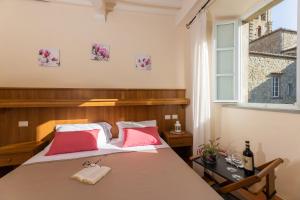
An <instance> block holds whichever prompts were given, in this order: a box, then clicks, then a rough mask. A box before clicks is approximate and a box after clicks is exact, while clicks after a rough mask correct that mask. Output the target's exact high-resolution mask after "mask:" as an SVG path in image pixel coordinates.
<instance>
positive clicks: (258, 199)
mask: <svg viewBox="0 0 300 200" xmlns="http://www.w3.org/2000/svg"><path fill="white" fill-rule="evenodd" d="M238 193H239V194H240V195H241V196H242V197H243V198H245V199H247V200H266V198H265V195H264V194H260V195H258V196H255V195H252V194H250V193H249V192H247V191H245V190H239V191H238ZM272 200H282V199H281V198H279V197H278V196H275V197H274V198H273V199H272Z"/></svg>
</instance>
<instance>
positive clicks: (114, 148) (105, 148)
mask: <svg viewBox="0 0 300 200" xmlns="http://www.w3.org/2000/svg"><path fill="white" fill-rule="evenodd" d="M160 140H161V143H162V144H161V145H148V146H136V147H126V148H123V147H122V144H121V142H120V140H118V139H117V138H116V139H112V141H111V142H110V143H108V144H102V145H101V146H100V149H99V150H96V151H82V152H76V153H66V154H58V155H53V156H45V154H46V153H47V152H48V151H49V148H50V144H49V145H48V146H47V147H46V148H45V149H44V150H42V151H41V152H39V153H38V154H36V155H35V156H33V157H32V158H30V159H29V160H27V161H26V162H25V163H23V165H28V164H33V163H41V162H51V161H58V160H70V159H76V158H84V157H92V156H101V155H107V154H112V153H122V152H133V151H135V152H140V151H153V150H156V149H161V148H170V147H169V145H168V144H167V143H166V142H165V141H164V140H163V139H162V138H160Z"/></svg>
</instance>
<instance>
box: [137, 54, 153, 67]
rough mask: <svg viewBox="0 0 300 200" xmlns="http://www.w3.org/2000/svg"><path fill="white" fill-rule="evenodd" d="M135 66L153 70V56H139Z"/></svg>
mask: <svg viewBox="0 0 300 200" xmlns="http://www.w3.org/2000/svg"><path fill="white" fill-rule="evenodd" d="M135 67H136V69H140V70H146V71H151V69H152V68H151V56H147V55H142V56H137V57H136V64H135Z"/></svg>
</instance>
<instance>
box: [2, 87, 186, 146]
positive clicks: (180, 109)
mask: <svg viewBox="0 0 300 200" xmlns="http://www.w3.org/2000/svg"><path fill="white" fill-rule="evenodd" d="M188 102H189V101H188V99H186V98H185V90H183V89H79V88H73V89H54V88H43V89H41V88H40V89H39V88H0V146H4V145H8V144H14V143H19V142H28V141H40V140H42V139H43V138H45V137H46V136H48V135H49V134H50V133H51V132H53V129H54V127H55V125H57V124H65V123H87V122H99V121H106V122H108V123H110V124H111V125H112V126H113V129H112V133H113V136H114V137H116V136H117V134H118V130H117V127H116V125H115V123H116V122H117V121H120V120H134V121H141V120H151V119H156V120H157V122H158V125H159V129H160V131H163V130H170V129H171V127H172V126H173V124H174V121H175V120H165V119H164V115H172V114H177V115H178V117H179V120H180V122H181V124H182V126H183V128H185V106H186V105H187V104H188ZM19 121H28V122H29V126H28V127H19V126H18V122H19Z"/></svg>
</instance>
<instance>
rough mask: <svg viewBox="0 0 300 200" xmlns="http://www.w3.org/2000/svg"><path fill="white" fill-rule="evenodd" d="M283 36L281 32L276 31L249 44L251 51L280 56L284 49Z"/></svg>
mask: <svg viewBox="0 0 300 200" xmlns="http://www.w3.org/2000/svg"><path fill="white" fill-rule="evenodd" d="M281 36H282V34H281V32H280V31H274V32H272V33H270V34H267V35H265V36H262V37H261V38H259V39H256V40H254V41H252V42H250V44H249V49H250V51H255V52H265V53H272V54H280V53H281V47H282V38H281Z"/></svg>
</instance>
